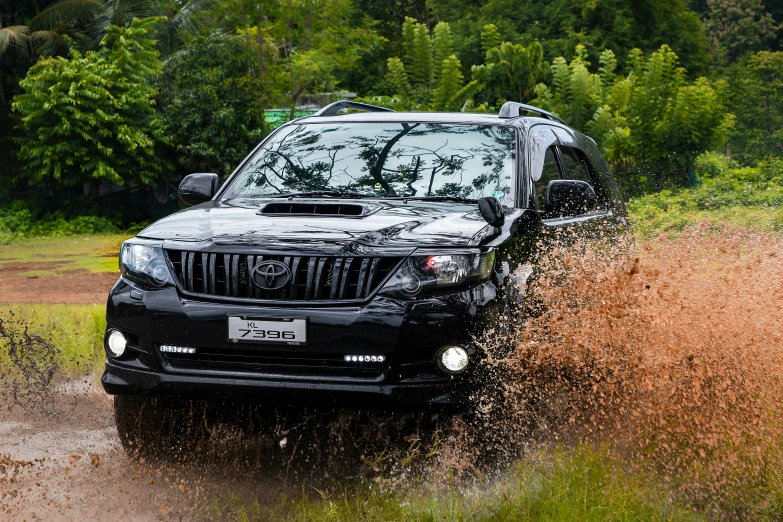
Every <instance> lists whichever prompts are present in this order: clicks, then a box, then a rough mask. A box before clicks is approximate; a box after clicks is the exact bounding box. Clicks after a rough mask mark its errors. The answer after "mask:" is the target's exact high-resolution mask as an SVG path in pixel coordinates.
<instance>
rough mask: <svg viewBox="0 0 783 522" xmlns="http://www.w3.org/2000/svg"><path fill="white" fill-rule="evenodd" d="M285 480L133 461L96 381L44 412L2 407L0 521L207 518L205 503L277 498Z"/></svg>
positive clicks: (74, 386) (71, 390) (64, 394)
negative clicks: (224, 497)
mask: <svg viewBox="0 0 783 522" xmlns="http://www.w3.org/2000/svg"><path fill="white" fill-rule="evenodd" d="M237 470H239V471H242V470H244V472H242V473H237ZM251 475H252V476H251ZM283 482H284V481H281V480H280V478H279V477H278V476H275V473H271V474H270V476H269V477H268V478H267V477H264V476H259V474H258V473H257V472H255V471H251V470H250V469H249V468H246V467H244V468H243V467H242V466H240V467H239V468H237V467H236V466H231V467H230V468H229V469H224V468H223V467H222V466H217V465H210V464H199V465H196V464H193V463H189V464H179V463H176V462H172V461H161V460H159V461H156V462H145V461H144V460H143V459H141V461H138V460H136V459H131V458H129V457H128V456H127V455H126V454H125V452H124V451H123V450H122V448H121V447H120V444H119V441H118V439H117V433H116V430H115V429H114V420H113V409H112V402H111V398H110V397H108V396H107V395H106V394H104V393H103V391H102V390H101V389H100V385H99V384H97V383H93V382H92V379H86V380H79V381H73V382H68V383H66V384H65V385H61V386H60V389H59V390H58V393H57V395H56V397H55V398H54V399H53V400H52V402H50V403H49V404H47V405H46V407H45V409H42V408H41V406H40V405H25V406H13V407H10V408H9V407H8V405H7V404H4V405H2V410H0V520H9V521H17V520H18V521H22V520H26V521H31V520H48V521H53V522H58V521H73V520H79V521H82V522H87V521H101V522H105V521H106V520H134V521H141V522H146V521H169V520H195V519H203V518H205V517H206V516H207V514H206V513H205V512H204V511H203V510H204V507H203V505H204V499H205V498H209V497H211V496H213V495H215V494H217V493H221V494H225V493H234V492H236V493H238V494H239V495H241V496H243V497H245V496H247V497H248V498H250V496H251V495H252V496H256V495H259V496H260V498H264V497H268V498H274V497H276V496H277V495H279V494H280V493H281V488H285V486H284V485H283ZM265 493H266V494H265Z"/></svg>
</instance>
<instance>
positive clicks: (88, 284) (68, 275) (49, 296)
mask: <svg viewBox="0 0 783 522" xmlns="http://www.w3.org/2000/svg"><path fill="white" fill-rule="evenodd" d="M52 265H57V263H19V264H6V265H3V266H2V267H0V303H34V304H35V303H66V304H93V303H98V304H100V303H105V302H106V296H107V295H108V293H109V289H110V288H111V287H112V285H113V284H114V282H115V281H117V278H118V277H119V275H120V274H119V272H116V273H115V272H90V271H88V270H85V269H79V270H68V271H66V272H62V273H59V274H58V275H40V276H38V275H25V273H28V272H31V271H35V270H50V269H52Z"/></svg>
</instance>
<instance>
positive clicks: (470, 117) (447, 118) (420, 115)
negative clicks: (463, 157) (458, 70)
mask: <svg viewBox="0 0 783 522" xmlns="http://www.w3.org/2000/svg"><path fill="white" fill-rule="evenodd" d="M526 119H530V120H539V119H541V118H525V117H515V118H500V117H498V116H497V115H496V114H482V113H472V112H350V113H348V114H341V115H335V116H305V117H303V118H297V119H296V120H293V121H291V122H289V124H290V123H339V122H351V123H381V122H400V123H404V122H416V123H419V122H420V123H467V124H476V125H503V126H518V125H519V124H520V123H521V122H520V120H526ZM541 121H546V122H549V120H541ZM550 123H551V122H550Z"/></svg>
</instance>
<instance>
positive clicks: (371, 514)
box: [203, 446, 702, 522]
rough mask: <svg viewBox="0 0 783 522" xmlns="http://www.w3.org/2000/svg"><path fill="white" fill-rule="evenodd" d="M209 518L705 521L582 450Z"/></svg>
mask: <svg viewBox="0 0 783 522" xmlns="http://www.w3.org/2000/svg"><path fill="white" fill-rule="evenodd" d="M203 512H204V515H203V516H204V517H205V518H207V519H208V520H239V521H243V522H244V521H248V522H252V521H264V522H268V521H277V520H280V521H306V520H319V521H320V520H324V521H333V522H338V521H409V520H421V521H436V520H444V521H463V520H464V521H468V520H471V521H501V520H509V521H511V520H527V521H538V520H542V521H543V520H546V521H561V520H562V521H572V520H583V521H593V520H594V521H625V520H628V521H631V520H633V521H647V520H649V521H658V520H702V518H701V517H699V516H697V515H694V514H693V513H692V512H691V511H689V510H688V509H686V508H684V507H683V506H681V505H680V504H679V503H678V502H677V501H676V499H675V497H674V496H673V495H672V494H671V493H670V492H668V491H667V490H666V489H664V488H661V487H659V486H658V485H657V484H655V483H654V482H653V481H652V480H650V478H649V477H647V476H645V475H643V474H642V473H640V472H635V473H629V472H627V471H626V470H625V469H624V468H623V467H622V465H621V464H620V463H619V462H618V461H617V460H616V459H614V458H612V457H610V456H609V454H608V453H607V452H606V451H603V450H594V449H592V448H590V447H588V446H579V447H578V448H576V449H573V450H568V451H565V450H557V451H554V450H553V451H538V452H535V453H534V454H533V455H532V456H530V457H527V458H525V459H524V460H523V461H521V462H520V463H519V464H518V465H517V466H516V467H515V468H514V469H513V470H512V471H511V472H510V474H509V475H508V476H506V477H505V478H503V479H500V480H497V481H494V482H492V483H489V484H483V485H482V484H479V485H473V486H472V487H467V488H465V487H455V486H452V487H448V488H443V489H442V490H440V491H435V492H428V491H425V490H422V489H419V490H417V489H416V488H411V489H410V490H406V491H404V492H385V491H384V490H383V489H382V488H380V487H378V486H377V485H375V484H373V485H371V486H369V487H368V484H366V483H364V484H358V485H351V486H339V487H336V488H334V490H330V489H328V488H326V489H324V488H318V489H316V488H315V487H308V486H307V485H306V484H305V486H304V487H303V491H302V494H301V495H298V496H296V497H293V498H292V497H290V496H284V497H282V498H280V499H279V500H278V501H276V502H275V503H274V504H271V505H270V504H264V503H262V502H260V501H259V500H258V499H251V500H250V501H247V500H244V499H242V498H241V497H239V496H237V495H226V496H222V497H218V498H215V499H213V500H212V501H211V502H209V503H207V504H206V505H205V506H204V508H203Z"/></svg>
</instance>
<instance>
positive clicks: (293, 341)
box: [228, 317, 307, 346]
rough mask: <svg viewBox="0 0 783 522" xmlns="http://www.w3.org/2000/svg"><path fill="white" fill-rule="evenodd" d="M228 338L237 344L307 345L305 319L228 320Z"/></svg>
mask: <svg viewBox="0 0 783 522" xmlns="http://www.w3.org/2000/svg"><path fill="white" fill-rule="evenodd" d="M228 338H229V339H230V340H231V341H233V342H235V343H242V342H247V343H268V344H288V345H294V346H302V345H305V344H307V320H305V319H288V320H286V319H276V320H271V321H269V320H260V319H244V318H242V317H229V318H228Z"/></svg>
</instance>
